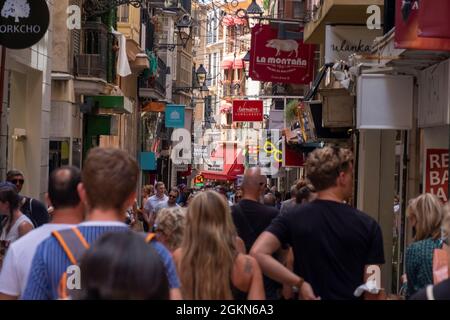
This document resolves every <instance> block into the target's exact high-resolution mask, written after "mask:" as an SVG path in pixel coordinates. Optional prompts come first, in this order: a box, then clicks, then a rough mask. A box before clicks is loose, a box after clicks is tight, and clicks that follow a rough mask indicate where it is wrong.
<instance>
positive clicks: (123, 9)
mask: <svg viewBox="0 0 450 320" xmlns="http://www.w3.org/2000/svg"><path fill="white" fill-rule="evenodd" d="M129 14H130V12H129V7H128V5H127V4H123V5H121V6H120V7H119V9H118V12H117V21H118V22H124V23H128V22H129Z"/></svg>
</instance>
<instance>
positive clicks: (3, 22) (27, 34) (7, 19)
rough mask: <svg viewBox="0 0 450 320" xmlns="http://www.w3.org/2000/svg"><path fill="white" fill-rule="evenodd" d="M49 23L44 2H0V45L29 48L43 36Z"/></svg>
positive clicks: (43, 0)
mask: <svg viewBox="0 0 450 320" xmlns="http://www.w3.org/2000/svg"><path fill="white" fill-rule="evenodd" d="M49 22H50V13H49V10H48V6H47V3H46V2H45V0H0V45H2V46H5V47H6V48H9V49H25V48H30V47H32V46H33V45H35V44H36V43H38V42H39V40H41V39H42V37H43V36H44V35H45V33H46V32H47V29H48V25H49Z"/></svg>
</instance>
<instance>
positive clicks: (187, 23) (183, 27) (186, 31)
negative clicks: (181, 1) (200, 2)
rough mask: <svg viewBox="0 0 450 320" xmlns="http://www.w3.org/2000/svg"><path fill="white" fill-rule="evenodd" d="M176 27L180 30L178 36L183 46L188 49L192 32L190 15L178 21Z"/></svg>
mask: <svg viewBox="0 0 450 320" xmlns="http://www.w3.org/2000/svg"><path fill="white" fill-rule="evenodd" d="M176 27H177V29H178V36H179V37H180V40H181V44H182V45H183V48H186V45H187V43H188V41H189V39H190V38H191V31H192V18H191V16H190V15H188V14H185V15H183V16H182V17H181V19H180V20H178V22H177V24H176Z"/></svg>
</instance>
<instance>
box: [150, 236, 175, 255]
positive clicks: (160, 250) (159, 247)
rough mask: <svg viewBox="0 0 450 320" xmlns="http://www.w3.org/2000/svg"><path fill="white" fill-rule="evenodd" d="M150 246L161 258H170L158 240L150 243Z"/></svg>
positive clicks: (168, 252)
mask: <svg viewBox="0 0 450 320" xmlns="http://www.w3.org/2000/svg"><path fill="white" fill-rule="evenodd" d="M150 245H151V246H152V247H153V249H155V250H156V252H158V254H159V255H160V256H161V257H162V258H167V257H171V254H170V251H169V250H168V249H167V248H166V247H165V246H164V245H163V244H162V243H161V242H159V241H158V240H152V241H150Z"/></svg>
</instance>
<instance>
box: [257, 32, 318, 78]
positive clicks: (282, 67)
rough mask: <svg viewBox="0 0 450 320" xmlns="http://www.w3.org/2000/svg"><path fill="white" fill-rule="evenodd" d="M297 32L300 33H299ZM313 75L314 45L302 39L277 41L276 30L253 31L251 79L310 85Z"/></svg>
mask: <svg viewBox="0 0 450 320" xmlns="http://www.w3.org/2000/svg"><path fill="white" fill-rule="evenodd" d="M299 32H300V30H299ZM313 72H314V45H305V44H304V43H303V40H293V39H278V29H275V28H272V27H271V26H270V25H256V26H255V27H253V29H252V40H251V49H250V78H252V79H253V80H258V81H266V82H282V83H296V84H309V83H310V82H311V81H312V78H313Z"/></svg>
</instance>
